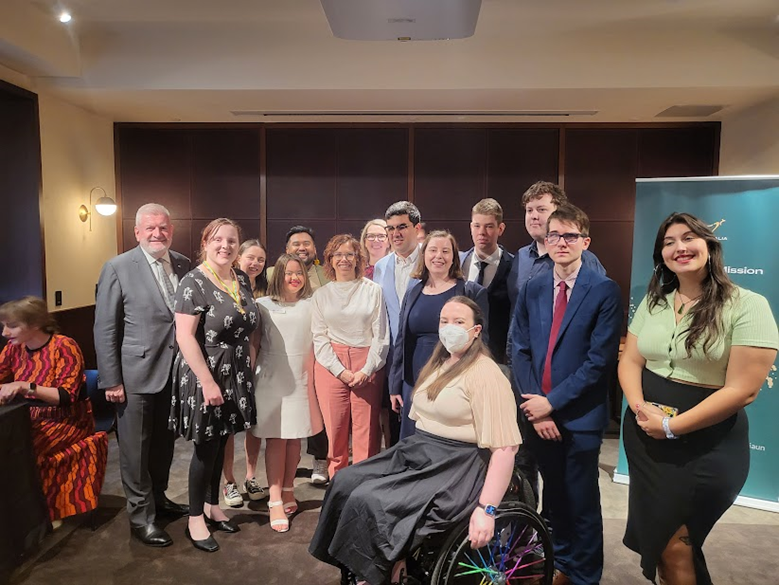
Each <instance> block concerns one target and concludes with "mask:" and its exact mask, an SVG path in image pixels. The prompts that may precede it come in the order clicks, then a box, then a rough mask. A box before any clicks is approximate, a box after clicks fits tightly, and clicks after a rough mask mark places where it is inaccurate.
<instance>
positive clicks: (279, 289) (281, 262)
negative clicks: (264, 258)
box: [268, 254, 313, 303]
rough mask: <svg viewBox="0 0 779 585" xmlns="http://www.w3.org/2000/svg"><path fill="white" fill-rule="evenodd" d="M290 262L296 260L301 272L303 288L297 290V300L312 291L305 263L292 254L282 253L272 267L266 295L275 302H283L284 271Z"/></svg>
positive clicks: (307, 295) (305, 296)
mask: <svg viewBox="0 0 779 585" xmlns="http://www.w3.org/2000/svg"><path fill="white" fill-rule="evenodd" d="M290 262H297V263H298V264H299V265H300V270H301V272H302V273H303V288H301V289H300V290H299V291H298V300H300V299H307V298H308V297H310V296H311V294H312V293H313V291H312V290H311V281H310V280H309V279H308V271H307V270H306V265H305V263H304V262H303V261H302V260H301V259H300V258H298V257H297V256H295V255H294V254H282V255H281V256H279V259H278V260H276V267H275V268H274V269H273V275H272V276H271V279H270V283H269V284H268V296H269V297H270V298H271V299H272V300H274V301H276V302H277V303H283V302H284V277H285V274H284V273H285V272H286V271H287V264H289V263H290Z"/></svg>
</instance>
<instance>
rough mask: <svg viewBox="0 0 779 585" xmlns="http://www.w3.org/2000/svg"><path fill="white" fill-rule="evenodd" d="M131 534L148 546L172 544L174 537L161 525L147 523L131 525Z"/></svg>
mask: <svg viewBox="0 0 779 585" xmlns="http://www.w3.org/2000/svg"><path fill="white" fill-rule="evenodd" d="M130 534H132V536H133V538H135V539H136V540H139V541H140V542H142V543H143V544H145V545H146V546H159V547H162V546H170V545H171V544H173V539H172V538H171V537H170V535H169V534H168V533H167V532H165V531H164V530H163V529H162V528H160V527H159V526H155V525H154V524H146V525H145V526H131V527H130Z"/></svg>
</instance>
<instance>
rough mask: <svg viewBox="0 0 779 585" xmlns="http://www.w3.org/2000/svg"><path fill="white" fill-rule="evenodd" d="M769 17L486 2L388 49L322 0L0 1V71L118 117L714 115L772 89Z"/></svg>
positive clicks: (729, 8) (770, 10) (775, 11)
mask: <svg viewBox="0 0 779 585" xmlns="http://www.w3.org/2000/svg"><path fill="white" fill-rule="evenodd" d="M420 1H422V0H420ZM63 7H64V8H67V9H69V10H70V11H71V12H72V14H73V21H72V22H71V23H70V24H68V25H63V24H61V23H59V22H58V21H57V20H56V18H55V16H56V13H57V11H58V10H60V9H61V8H63ZM778 17H779V2H778V1H777V0H770V1H769V0H483V2H482V9H481V15H480V17H479V22H478V24H477V26H476V33H475V34H474V36H473V37H471V38H469V39H462V40H452V41H435V42H432V41H430V42H424V41H420V42H410V43H402V42H393V41H347V40H341V39H337V38H335V37H334V36H333V35H332V33H331V32H330V29H329V26H328V23H327V19H326V18H325V15H324V12H323V10H322V7H321V5H320V3H319V1H318V0H220V1H218V2H216V1H214V0H51V1H49V0H2V2H0V64H2V65H4V66H5V67H8V68H10V69H13V70H15V71H18V72H20V73H22V74H24V75H26V76H28V77H29V78H31V80H32V82H33V83H34V86H35V87H36V88H40V89H44V90H46V91H52V92H53V93H55V94H57V95H60V96H61V97H62V98H64V99H66V100H68V101H71V102H73V103H76V104H79V105H82V106H84V107H86V108H88V109H90V110H93V111H96V112H98V113H101V114H103V115H105V116H108V117H109V118H111V119H113V120H117V121H163V122H164V121H179V120H181V121H230V122H232V121H244V122H246V121H286V120H289V121H294V122H300V121H304V120H327V121H342V120H360V121H374V120H376V121H381V120H399V121H406V120H420V121H424V120H428V119H432V120H436V121H441V120H452V121H470V120H484V121H545V120H555V121H586V122H592V121H597V122H610V121H614V122H616V121H649V120H667V119H666V118H655V116H656V115H657V114H658V113H659V112H661V111H663V110H665V109H666V108H668V107H670V106H674V105H722V106H725V108H724V109H723V110H722V111H721V112H719V113H717V114H714V115H712V116H710V117H706V118H697V119H701V120H722V119H726V118H727V117H728V116H730V115H733V114H734V113H735V112H738V111H740V110H743V109H745V108H748V107H751V106H753V105H755V104H757V103H759V102H762V101H765V100H768V99H772V98H774V97H777V96H779V20H777V18H778ZM234 111H251V112H255V115H241V116H235V115H234V114H232V113H231V112H234ZM261 112H267V113H270V114H273V113H277V114H278V113H300V114H302V115H296V116H289V117H288V116H278V115H277V116H272V115H271V116H266V117H263V116H261V115H257V114H259V113H261ZM409 112H411V113H413V114H409ZM521 112H531V113H536V114H538V113H540V112H541V113H542V112H547V113H549V112H573V115H570V116H568V117H562V118H560V117H545V116H538V115H535V116H528V115H525V116H521V115H516V113H521ZM576 112H597V113H595V114H591V113H587V114H578V115H577V114H576ZM360 113H362V114H365V113H374V115H368V116H366V115H360V116H359V117H357V116H356V114H360ZM425 113H438V114H441V113H444V114H451V115H449V116H444V117H442V116H436V117H435V118H428V117H426V116H425ZM477 113H493V114H496V113H501V114H502V115H500V116H495V115H493V116H489V117H484V116H478V115H476V114H477ZM325 114H326V115H325ZM390 114H400V115H390ZM507 114H514V115H507Z"/></svg>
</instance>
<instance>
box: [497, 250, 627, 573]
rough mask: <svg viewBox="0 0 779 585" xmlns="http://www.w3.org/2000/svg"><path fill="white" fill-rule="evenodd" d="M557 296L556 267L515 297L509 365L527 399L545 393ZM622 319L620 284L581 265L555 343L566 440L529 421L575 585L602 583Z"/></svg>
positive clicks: (562, 563)
mask: <svg viewBox="0 0 779 585" xmlns="http://www.w3.org/2000/svg"><path fill="white" fill-rule="evenodd" d="M553 299H554V274H553V271H551V270H550V271H548V272H547V273H545V274H539V275H538V276H536V277H535V278H533V279H531V280H530V281H529V282H528V283H527V284H526V285H525V286H524V287H523V288H522V290H521V291H520V293H519V295H518V297H517V304H516V308H515V311H514V322H513V324H512V328H511V345H512V355H511V361H512V369H513V372H514V377H515V382H516V385H517V387H518V388H520V389H521V393H522V394H541V395H542V394H543V392H542V390H541V380H542V377H543V372H544V365H545V361H546V353H547V347H548V344H549V335H550V332H551V329H552V319H553V304H554V302H553ZM622 318H623V314H622V302H621V300H620V291H619V287H618V286H617V284H616V283H615V282H614V281H613V280H611V279H609V278H607V277H606V276H604V275H602V274H599V273H598V272H596V271H595V270H593V269H592V268H590V267H588V266H586V265H583V266H582V267H581V269H580V271H579V274H578V276H577V278H576V282H575V284H574V286H573V289H572V290H571V297H570V300H569V301H568V306H567V308H566V311H565V316H564V318H563V322H562V325H561V327H560V332H559V334H558V337H557V341H556V343H555V345H554V350H553V352H554V353H553V354H552V365H551V367H552V389H551V391H550V392H549V393H548V394H547V395H546V397H547V399H548V400H549V402H550V404H551V405H552V407H553V408H554V411H553V413H552V418H553V419H554V421H555V423H556V425H557V427H558V429H559V431H560V434H561V435H562V437H563V440H562V442H556V441H547V440H544V439H541V438H540V437H539V436H538V435H537V434H536V433H535V430H534V429H533V426H532V425H531V424H526V428H527V429H528V432H527V433H526V436H525V441H526V442H527V445H528V447H529V448H530V450H531V451H532V452H533V453H534V455H535V456H536V459H537V460H538V465H539V468H540V469H541V474H542V476H543V478H544V508H545V510H547V512H548V514H549V517H550V521H551V524H552V530H553V538H554V545H555V565H556V567H557V568H558V569H559V570H561V571H562V572H563V573H565V574H566V575H567V576H568V577H569V578H570V579H571V581H572V582H573V583H574V584H575V585H593V584H597V583H599V582H600V577H601V574H602V572H603V519H602V516H601V509H600V491H599V489H598V455H599V453H600V446H601V442H602V437H603V431H604V430H605V428H606V426H607V425H608V408H607V398H608V390H607V379H608V376H609V374H610V372H611V371H612V370H613V369H614V367H615V364H616V361H617V353H618V351H619V336H620V331H621V327H622ZM518 400H519V401H520V402H522V399H521V398H519V397H518Z"/></svg>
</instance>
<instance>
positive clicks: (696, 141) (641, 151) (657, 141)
mask: <svg viewBox="0 0 779 585" xmlns="http://www.w3.org/2000/svg"><path fill="white" fill-rule="evenodd" d="M718 134H719V132H718V130H717V128H715V127H712V126H702V127H692V128H642V129H641V130H639V131H638V171H637V174H636V176H637V177H645V178H646V177H707V176H711V175H716V174H717V159H718V155H717V148H718V146H719V140H718V139H717V136H718Z"/></svg>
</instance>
